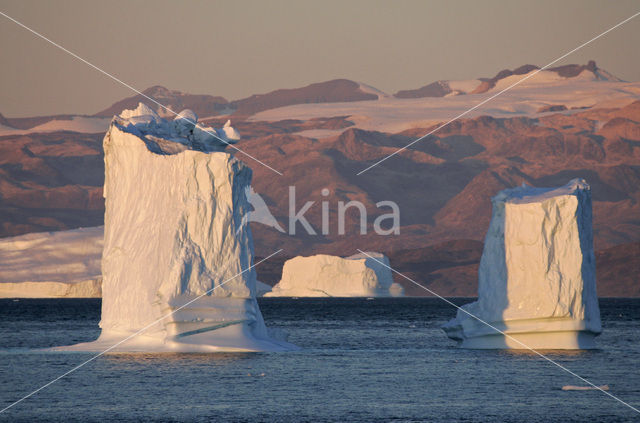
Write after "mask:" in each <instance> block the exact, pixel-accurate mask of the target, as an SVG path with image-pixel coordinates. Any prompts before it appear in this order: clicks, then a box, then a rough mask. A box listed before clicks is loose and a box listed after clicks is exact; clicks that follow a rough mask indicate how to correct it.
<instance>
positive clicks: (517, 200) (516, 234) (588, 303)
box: [443, 179, 602, 349]
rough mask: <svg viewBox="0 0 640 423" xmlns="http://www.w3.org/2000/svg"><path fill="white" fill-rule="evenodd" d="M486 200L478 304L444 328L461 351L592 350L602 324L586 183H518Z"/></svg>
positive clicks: (457, 316) (589, 200) (578, 181)
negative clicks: (487, 215) (550, 185)
mask: <svg viewBox="0 0 640 423" xmlns="http://www.w3.org/2000/svg"><path fill="white" fill-rule="evenodd" d="M492 202H493V216H492V218H491V223H490V225H489V230H488V232H487V235H486V238H485V243H484V250H483V253H482V258H481V260H480V269H479V280H478V301H476V302H473V303H471V304H467V305H465V306H463V307H462V309H463V310H464V311H463V310H458V313H457V315H456V318H455V319H453V320H451V321H449V322H448V323H447V324H445V325H444V326H443V329H444V331H445V332H446V333H447V335H448V336H449V337H450V338H452V339H455V340H456V341H458V343H459V345H460V346H461V347H466V348H514V349H526V348H527V347H529V348H539V349H578V348H595V342H594V337H595V336H597V335H598V334H599V333H600V332H601V331H602V326H601V322H600V310H599V308H598V298H597V294H596V279H595V258H594V254H593V232H592V224H591V220H592V216H591V213H592V212H591V190H590V187H589V185H588V184H587V183H586V181H584V180H583V179H574V180H572V181H570V182H569V183H568V184H567V185H565V186H563V187H560V188H532V187H527V186H524V185H523V186H522V187H519V188H513V189H506V190H503V191H501V192H500V193H498V195H496V196H495V197H494V198H493V199H492ZM472 316H475V317H477V318H479V319H482V320H483V321H484V322H485V323H488V324H490V325H491V326H493V328H492V327H489V326H488V325H487V324H485V323H483V322H480V321H479V320H477V319H476V318H474V317H472ZM494 328H495V329H494ZM496 329H499V330H500V331H502V332H504V333H505V334H507V335H508V336H505V335H503V334H502V333H500V332H498V331H496ZM523 344H524V345H523Z"/></svg>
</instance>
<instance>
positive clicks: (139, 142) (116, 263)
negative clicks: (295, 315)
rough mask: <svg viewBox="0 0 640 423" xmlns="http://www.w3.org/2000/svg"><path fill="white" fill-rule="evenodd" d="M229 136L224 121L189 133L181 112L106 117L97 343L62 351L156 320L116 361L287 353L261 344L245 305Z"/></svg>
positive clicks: (252, 287) (246, 255)
mask: <svg viewBox="0 0 640 423" xmlns="http://www.w3.org/2000/svg"><path fill="white" fill-rule="evenodd" d="M212 134H214V135H212ZM238 138H239V136H238V134H237V132H236V131H235V130H234V129H233V128H232V127H231V126H230V124H229V123H227V125H225V127H224V128H223V129H220V130H214V129H212V128H203V127H202V126H200V125H197V116H196V115H195V114H194V113H193V112H192V111H190V110H185V111H183V112H181V113H180V114H179V115H178V116H177V117H176V119H175V120H173V121H167V120H164V119H161V118H160V117H158V115H156V114H155V113H154V112H153V111H152V110H151V109H150V108H148V107H147V106H145V105H143V104H140V105H139V106H138V108H137V109H135V110H125V111H124V112H122V114H121V115H120V116H116V117H114V119H113V121H112V123H111V126H110V127H109V130H108V132H107V134H106V135H105V138H104V151H105V185H104V196H105V199H106V211H105V226H104V231H105V234H104V250H103V255H102V275H103V288H102V319H101V321H100V327H101V328H102V333H101V335H100V338H99V339H98V340H97V341H95V342H93V343H89V344H79V345H76V346H74V347H70V348H72V349H80V350H82V349H91V350H99V349H102V348H103V347H105V348H106V347H109V346H111V345H113V344H115V343H116V342H119V341H121V340H122V339H124V338H126V337H127V336H130V335H132V334H134V333H136V332H137V331H139V330H140V329H142V328H145V327H147V326H148V325H150V324H151V323H153V322H155V321H157V320H159V319H161V320H160V322H159V323H157V324H153V325H151V326H149V327H148V328H147V329H146V330H145V331H144V333H142V334H140V335H137V336H135V337H133V338H132V339H131V340H129V341H127V342H126V343H124V344H122V345H120V346H119V347H118V348H116V351H117V350H124V351H203V352H207V351H265V350H268V351H273V350H286V349H290V348H293V346H292V345H290V344H287V343H286V342H283V341H277V340H273V339H271V338H270V336H269V334H268V331H267V328H266V327H265V324H264V321H263V319H262V315H261V313H260V309H259V308H258V304H257V302H256V273H255V270H254V269H253V268H251V266H252V264H253V241H252V238H251V231H250V228H249V226H248V225H247V224H246V222H245V221H244V220H243V216H244V215H245V214H246V213H247V212H249V203H248V201H247V199H246V196H245V189H247V188H248V187H249V185H250V183H251V177H252V172H251V169H250V168H249V167H248V166H246V165H245V164H244V163H243V162H241V161H240V160H238V159H236V158H235V157H233V156H232V155H231V154H229V153H226V152H224V149H225V147H226V146H227V144H230V143H234V142H236V141H237V140H238ZM203 294H206V295H204V296H203V297H202V298H199V299H198V300H197V301H194V302H192V303H190V304H188V303H189V302H191V301H192V300H194V299H195V298H196V297H198V296H200V295H203ZM186 304H188V305H186ZM185 305H186V306H185ZM183 306H184V308H181V307H183ZM170 313H172V314H171V315H169V314H170ZM167 315H169V316H168V317H165V318H163V316H167Z"/></svg>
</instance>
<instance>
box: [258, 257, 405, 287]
mask: <svg viewBox="0 0 640 423" xmlns="http://www.w3.org/2000/svg"><path fill="white" fill-rule="evenodd" d="M382 263H384V264H382ZM385 264H386V266H389V259H388V258H387V257H386V256H384V255H383V254H380V253H366V254H362V253H361V254H356V255H353V256H350V257H346V258H342V257H338V256H330V255H325V254H318V255H315V256H310V257H301V256H298V257H294V258H292V259H290V260H287V261H286V262H285V264H284V267H283V269H282V279H281V280H280V282H279V283H278V284H277V285H275V286H274V287H273V289H272V290H271V292H268V293H266V294H265V295H264V296H265V297H388V296H394V297H395V296H402V295H403V293H404V291H403V288H402V286H400V285H399V284H397V283H394V282H393V278H392V276H391V270H390V269H389V267H386V266H385Z"/></svg>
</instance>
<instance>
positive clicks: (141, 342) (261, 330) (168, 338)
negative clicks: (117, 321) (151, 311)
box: [51, 296, 298, 353]
mask: <svg viewBox="0 0 640 423" xmlns="http://www.w3.org/2000/svg"><path fill="white" fill-rule="evenodd" d="M190 301H193V298H192V299H188V298H182V299H181V301H180V302H176V303H173V304H172V307H169V308H167V310H166V312H167V313H166V314H167V317H165V318H164V319H162V320H160V321H156V322H155V323H154V322H150V323H149V324H148V325H146V326H143V327H141V328H140V329H138V330H137V331H134V330H128V331H119V330H114V329H112V330H103V331H102V334H101V335H100V337H99V338H98V339H97V340H95V341H93V342H87V343H82V344H76V345H71V346H65V347H55V348H52V349H51V350H53V351H90V352H102V351H105V350H108V351H109V352H128V353H129V352H131V353H134V352H147V353H148V352H264V351H268V352H280V351H292V350H297V349H298V347H297V346H295V345H293V344H290V343H288V342H286V339H285V337H284V336H283V335H282V333H280V331H277V330H270V329H268V328H266V327H265V325H264V322H263V321H262V316H261V315H260V310H259V309H258V304H257V302H256V300H255V299H243V298H216V297H210V296H204V297H201V298H198V299H197V300H195V301H193V302H191V303H190V304H188V305H186V306H185V304H187V303H189V302H190ZM180 307H182V308H180ZM170 313H173V314H170Z"/></svg>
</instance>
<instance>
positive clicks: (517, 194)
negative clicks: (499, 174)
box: [492, 178, 591, 204]
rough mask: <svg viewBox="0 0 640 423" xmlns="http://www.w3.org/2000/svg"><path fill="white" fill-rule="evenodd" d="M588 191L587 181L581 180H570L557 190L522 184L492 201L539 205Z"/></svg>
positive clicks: (508, 189)
mask: <svg viewBox="0 0 640 423" xmlns="http://www.w3.org/2000/svg"><path fill="white" fill-rule="evenodd" d="M590 189H591V188H590V187H589V184H588V183H587V181H585V180H584V179H581V178H576V179H572V180H571V181H569V182H568V183H567V184H566V185H564V186H561V187H558V188H535V187H531V186H527V185H526V184H524V183H523V184H522V186H520V187H516V188H507V189H504V190H502V191H500V192H499V193H498V194H497V195H496V196H495V197H493V199H492V200H493V201H494V202H505V203H512V204H528V203H541V202H543V201H546V200H548V199H550V198H553V197H560V196H564V195H576V193H577V192H578V191H583V190H586V191H589V190H590Z"/></svg>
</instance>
